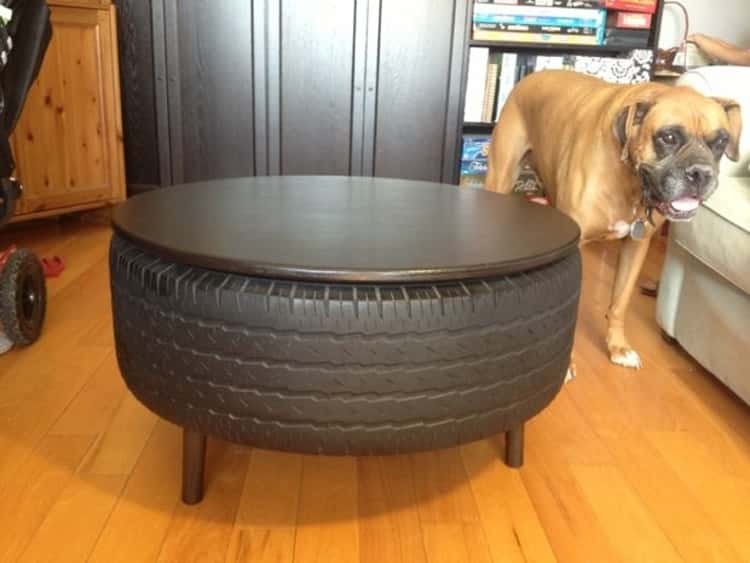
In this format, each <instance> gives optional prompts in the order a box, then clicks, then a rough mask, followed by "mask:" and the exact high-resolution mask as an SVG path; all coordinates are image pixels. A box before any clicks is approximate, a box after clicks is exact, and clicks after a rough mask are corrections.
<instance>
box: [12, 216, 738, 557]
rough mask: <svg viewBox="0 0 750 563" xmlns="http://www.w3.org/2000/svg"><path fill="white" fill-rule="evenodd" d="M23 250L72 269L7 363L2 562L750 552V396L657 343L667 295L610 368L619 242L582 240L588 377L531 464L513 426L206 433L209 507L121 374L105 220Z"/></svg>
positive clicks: (58, 231) (553, 421) (536, 436)
mask: <svg viewBox="0 0 750 563" xmlns="http://www.w3.org/2000/svg"><path fill="white" fill-rule="evenodd" d="M10 240H14V241H16V242H19V243H22V244H23V245H24V246H28V247H30V248H32V249H33V250H35V251H36V252H37V253H38V254H39V255H42V256H51V255H53V254H58V255H60V256H62V257H63V258H64V259H65V261H66V262H67V270H66V271H65V273H64V274H63V275H62V276H61V277H60V278H57V279H51V280H49V283H48V286H49V295H50V303H49V311H48V317H47V322H46V325H45V331H44V334H43V337H42V339H41V340H40V341H39V342H37V343H36V344H35V345H34V346H32V347H30V348H28V349H25V350H21V351H13V352H10V353H8V354H5V355H3V356H0V530H1V531H0V561H17V560H18V561H63V562H74V563H75V562H81V561H88V560H91V561H102V562H106V563H112V562H116V561H123V562H128V563H135V562H138V561H164V562H179V563H184V562H192V561H200V562H214V561H216V562H221V561H231V562H236V561H247V562H254V563H255V562H266V561H269V562H270V561H275V562H292V561H294V562H308V561H320V562H325V563H333V562H344V563H349V562H356V561H361V562H363V563H364V562H367V563H369V562H373V563H380V562H385V563H396V562H408V563H437V562H443V561H444V562H449V563H458V562H462V561H467V562H472V563H483V562H496V563H499V562H524V561H529V562H531V561H534V562H547V561H560V562H573V561H576V562H578V561H580V562H583V563H605V562H606V563H608V562H618V561H621V562H630V561H654V562H659V563H663V562H668V561H695V562H700V563H707V562H710V561H717V562H722V563H723V562H731V561H737V562H742V561H745V562H748V561H750V541H749V540H748V538H750V407H748V406H746V405H744V404H743V403H741V402H740V401H739V400H738V399H736V398H735V397H734V396H733V395H732V394H731V393H730V392H729V391H727V390H726V389H725V388H724V387H723V386H722V385H721V384H719V383H718V382H717V381H716V380H715V379H714V378H713V377H712V376H710V375H709V374H707V373H706V372H705V371H703V370H702V369H701V368H700V367H699V366H698V365H697V364H695V363H694V362H693V361H692V360H691V359H690V358H689V357H688V356H687V355H686V354H685V353H683V352H681V351H680V350H679V349H678V348H673V347H671V346H669V345H668V344H666V343H664V342H663V341H662V339H661V337H660V335H659V330H658V328H657V326H656V324H655V321H654V306H655V302H654V300H653V299H652V298H648V297H645V296H642V295H636V297H635V298H634V303H633V306H632V308H631V312H630V316H629V319H630V322H629V327H630V337H631V339H632V341H633V343H634V345H635V347H636V348H637V349H638V350H639V352H641V355H642V357H643V359H644V363H645V368H644V369H643V370H641V371H639V372H634V371H628V370H625V369H623V368H619V367H616V366H614V365H612V364H610V363H609V362H608V360H607V357H606V355H605V350H604V342H603V336H604V329H605V319H604V311H605V309H606V306H607V301H608V298H609V292H610V287H611V278H612V274H613V271H612V270H613V262H614V259H615V248H614V247H608V246H597V247H591V248H589V249H586V251H585V256H584V277H585V280H584V290H583V301H582V304H581V310H580V320H579V324H578V333H577V341H576V355H577V362H578V377H577V378H576V379H575V380H574V381H573V382H572V383H570V384H568V385H566V386H565V387H564V388H563V390H562V392H561V393H560V395H559V396H558V398H557V399H556V400H555V401H554V403H553V404H552V405H551V406H550V407H549V408H548V409H547V410H545V411H544V412H543V413H542V414H540V415H539V416H538V417H536V418H535V419H533V420H532V421H531V422H530V423H529V424H528V426H527V431H526V444H527V445H526V463H525V465H524V467H523V468H522V469H521V470H520V471H516V470H511V469H508V468H507V467H506V466H505V465H504V464H503V463H502V449H503V444H502V438H501V437H498V438H495V439H491V440H485V441H482V442H478V443H474V444H470V445H467V446H464V447H461V448H455V449H449V450H442V451H435V452H428V453H420V454H416V455H408V456H407V455H404V456H395V457H382V458H359V459H357V458H343V457H338V458H337V457H312V456H299V455H290V454H283V453H277V452H270V451H262V450H252V449H251V448H246V447H241V446H237V445H232V444H227V443H222V442H219V441H216V440H211V441H209V448H208V463H207V494H206V497H205V500H204V501H203V503H201V504H199V505H197V506H193V507H188V506H185V505H183V504H181V503H180V502H179V500H178V498H179V490H178V489H179V478H180V472H179V464H180V433H179V431H178V429H177V428H175V427H174V426H172V425H170V424H169V423H166V422H164V421H161V420H157V418H156V417H155V416H154V415H153V414H151V413H150V412H148V411H147V410H146V409H145V408H144V407H142V406H141V405H140V404H139V403H138V402H137V401H135V400H134V399H133V398H132V396H131V395H130V394H129V393H128V392H127V390H126V389H125V386H124V384H123V382H122V380H121V378H120V376H119V373H118V369H117V365H116V360H115V356H114V352H113V342H112V333H111V325H110V322H111V320H110V306H109V289H108V270H107V250H108V248H107V245H108V240H109V230H108V228H107V227H106V226H103V225H97V224H91V223H87V222H83V221H78V220H67V221H65V222H63V223H57V222H53V223H49V224H44V225H42V226H35V227H33V228H30V227H24V228H21V229H20V230H14V231H12V232H4V233H3V234H2V236H0V241H1V242H3V243H4V244H5V243H7V242H8V241H10ZM4 244H3V246H4ZM663 252H664V250H663V243H661V242H660V243H659V244H657V245H655V247H654V248H653V249H652V252H651V254H650V256H649V260H648V263H647V266H646V273H647V274H649V275H651V276H652V277H658V275H659V267H660V264H661V261H662V260H663Z"/></svg>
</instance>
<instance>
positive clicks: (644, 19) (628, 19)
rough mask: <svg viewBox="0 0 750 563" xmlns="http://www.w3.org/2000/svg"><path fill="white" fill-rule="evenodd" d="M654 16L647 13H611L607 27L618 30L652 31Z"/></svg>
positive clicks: (608, 16)
mask: <svg viewBox="0 0 750 563" xmlns="http://www.w3.org/2000/svg"><path fill="white" fill-rule="evenodd" d="M652 17H653V15H652V14H647V13H645V12H610V13H609V14H607V27H613V28H617V29H651V19H652Z"/></svg>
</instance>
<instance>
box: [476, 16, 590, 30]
mask: <svg viewBox="0 0 750 563" xmlns="http://www.w3.org/2000/svg"><path fill="white" fill-rule="evenodd" d="M474 23H475V24H493V23H502V24H506V25H546V26H554V27H599V26H601V25H603V24H604V18H603V17H602V14H600V15H598V16H597V17H596V18H577V17H548V16H537V15H526V16H522V15H520V16H519V15H505V14H476V15H475V16H474Z"/></svg>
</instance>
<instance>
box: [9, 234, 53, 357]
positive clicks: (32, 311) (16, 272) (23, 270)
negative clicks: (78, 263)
mask: <svg viewBox="0 0 750 563" xmlns="http://www.w3.org/2000/svg"><path fill="white" fill-rule="evenodd" d="M46 311H47V285H46V280H45V278H44V272H43V271H42V265H41V264H40V263H39V260H37V258H36V256H34V255H33V254H32V253H31V252H29V251H28V250H23V249H20V250H17V251H15V252H14V253H13V254H11V255H10V257H9V258H8V261H7V262H6V263H5V267H4V268H3V271H2V273H0V323H2V327H3V330H4V331H5V334H6V336H7V337H8V338H9V339H10V340H11V341H12V342H13V343H14V344H15V345H16V346H28V345H30V344H32V343H34V342H35V341H36V340H37V339H38V338H39V335H40V334H41V332H42V326H43V325H44V317H45V313H46Z"/></svg>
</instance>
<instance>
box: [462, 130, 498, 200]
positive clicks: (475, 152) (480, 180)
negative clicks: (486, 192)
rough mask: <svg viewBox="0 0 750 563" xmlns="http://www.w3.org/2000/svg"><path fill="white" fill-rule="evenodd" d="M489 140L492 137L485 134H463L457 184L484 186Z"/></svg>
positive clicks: (473, 186)
mask: <svg viewBox="0 0 750 563" xmlns="http://www.w3.org/2000/svg"><path fill="white" fill-rule="evenodd" d="M491 141H492V137H490V136H487V135H464V137H463V146H462V147H461V172H460V181H459V185H461V186H464V187H470V188H482V187H484V179H485V177H486V176H487V158H488V155H489V150H490V143H491Z"/></svg>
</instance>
